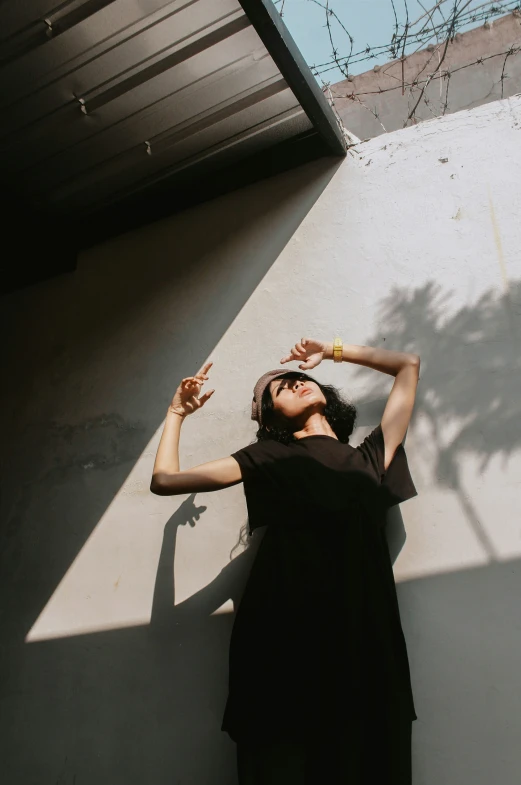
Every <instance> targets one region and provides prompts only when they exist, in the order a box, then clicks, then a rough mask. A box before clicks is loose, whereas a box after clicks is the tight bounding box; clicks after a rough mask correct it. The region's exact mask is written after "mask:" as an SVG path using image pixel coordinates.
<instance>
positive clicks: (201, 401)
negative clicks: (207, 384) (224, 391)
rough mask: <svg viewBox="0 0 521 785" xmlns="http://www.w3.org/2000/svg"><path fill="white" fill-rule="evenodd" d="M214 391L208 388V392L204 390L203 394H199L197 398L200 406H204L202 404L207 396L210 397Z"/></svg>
mask: <svg viewBox="0 0 521 785" xmlns="http://www.w3.org/2000/svg"><path fill="white" fill-rule="evenodd" d="M214 392H215V390H208V392H205V394H204V395H201V397H200V398H199V405H200V406H204V404H205V403H206V401H207V400H208V399H209V398H211V397H212V395H213V394H214Z"/></svg>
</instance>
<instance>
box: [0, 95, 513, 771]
mask: <svg viewBox="0 0 521 785" xmlns="http://www.w3.org/2000/svg"><path fill="white" fill-rule="evenodd" d="M520 140H521V98H512V99H509V100H505V101H502V102H497V103H493V104H489V105H487V106H484V107H481V108H479V109H477V110H473V111H470V112H461V113H459V114H457V115H453V116H450V117H446V118H443V119H440V120H435V121H431V122H426V123H424V124H422V125H419V126H416V127H414V128H411V129H407V130H405V131H401V132H397V133H394V134H390V135H389V136H388V137H386V139H385V144H383V140H381V139H375V140H372V141H371V142H369V143H366V144H361V145H360V146H359V147H358V148H357V150H356V151H351V154H350V155H349V156H348V158H347V159H346V160H345V161H344V162H343V163H342V164H341V165H339V164H338V163H337V162H330V161H322V162H317V163H315V164H312V165H310V166H308V167H304V168H302V169H300V170H298V171H294V172H291V173H288V174H286V175H284V176H281V177H279V178H276V179H272V180H269V181H265V182H264V183H261V184H258V185H256V186H252V187H251V188H248V189H245V190H244V191H241V192H237V193H235V194H231V195H229V196H227V197H225V198H222V199H220V200H218V201H215V202H212V203H208V204H206V205H203V206H202V207H199V208H197V209H194V210H192V211H190V212H187V213H184V214H182V215H179V216H177V217H174V218H172V219H170V220H167V221H164V222H162V223H160V224H158V225H155V226H151V227H148V228H147V229H145V230H142V231H139V232H136V233H135V234H132V235H129V236H125V237H122V238H120V239H117V240H114V241H112V242H111V243H109V244H107V245H104V246H103V247H100V248H96V249H93V250H92V251H90V252H88V253H86V254H85V255H84V256H83V258H82V259H81V262H80V265H79V269H78V271H77V272H76V273H75V274H72V275H70V276H68V277H63V278H62V279H56V280H54V281H50V282H48V283H46V284H42V285H39V286H37V287H35V288H33V289H31V290H25V291H22V292H19V293H17V294H15V295H12V296H10V297H9V298H8V299H7V300H6V302H5V306H4V315H5V320H6V330H8V333H7V332H4V334H5V335H8V340H7V342H6V351H5V353H4V368H5V371H6V373H5V374H4V384H3V388H2V406H1V414H2V428H3V433H4V437H5V439H6V443H7V444H8V449H7V450H6V451H5V453H4V461H3V467H2V485H3V489H2V505H3V520H4V525H3V529H2V547H1V555H2V565H1V573H0V580H1V583H2V590H3V592H2V597H3V599H2V630H3V646H2V649H1V661H0V674H1V678H2V682H3V683H2V690H1V693H0V695H1V705H0V709H1V711H0V714H1V718H2V729H1V735H0V738H1V739H2V746H3V748H4V749H3V751H2V769H3V772H4V778H5V781H6V782H8V783H9V785H11V783H13V784H14V783H17V784H18V783H20V785H32V784H33V783H34V785H51V783H52V785H55V783H58V784H59V785H73V784H74V785H83V783H85V784H86V785H91V783H97V785H142V783H143V782H147V783H150V784H151V785H167V783H168V785H171V783H173V782H175V783H180V784H182V785H185V784H186V785H207V784H208V783H212V785H219V784H220V783H222V785H225V783H226V784H227V785H228V783H233V782H234V781H235V773H234V769H235V764H234V745H233V744H232V743H231V742H230V741H229V740H228V739H227V737H226V736H225V735H224V734H221V733H220V731H219V727H220V721H221V715H222V710H223V706H224V700H225V696H226V675H227V645H228V639H229V633H230V627H231V621H232V614H231V613H230V610H231V609H232V608H233V605H234V603H236V602H237V600H238V598H239V597H240V591H241V586H242V585H243V583H244V580H245V577H246V575H247V570H248V564H249V560H250V559H251V555H252V553H253V551H252V550H250V549H247V550H246V551H244V552H241V550H240V549H238V550H236V551H235V552H234V554H233V555H234V557H235V558H233V560H232V561H230V557H229V554H230V551H231V550H232V548H233V547H234V545H235V543H236V542H237V539H238V536H239V531H240V528H241V526H242V525H243V524H244V522H245V520H246V509H245V504H244V500H243V494H242V488H241V486H240V485H239V486H236V487H234V488H230V489H227V490H226V491H222V492H219V493H214V494H198V495H197V496H196V497H187V498H184V497H177V498H176V497H173V498H160V497H155V496H152V495H151V494H150V493H149V492H148V485H149V480H150V473H151V469H152V465H153V459H154V454H155V449H156V446H157V443H158V440H159V436H160V430H161V424H162V419H163V417H164V413H165V410H166V406H167V404H168V401H169V398H170V396H171V394H172V393H173V390H174V389H175V386H176V385H177V383H178V382H179V380H180V379H181V377H183V376H185V375H187V374H189V373H192V372H194V371H196V370H197V369H198V368H199V367H200V365H201V364H202V363H203V362H204V361H205V359H206V358H210V359H212V360H213V361H214V367H213V371H212V382H211V385H212V387H216V390H217V391H216V393H215V395H214V396H213V398H212V399H211V401H210V402H209V403H208V405H207V406H206V407H205V408H204V409H203V410H202V411H201V412H199V413H197V414H196V415H194V416H193V417H191V418H189V419H188V420H187V421H186V423H185V425H184V427H183V433H182V445H181V464H182V466H184V467H189V466H191V465H194V464H197V463H200V462H203V461H206V460H211V459H214V458H217V457H219V456H222V455H227V454H229V453H230V452H232V451H233V450H235V449H236V448H238V447H239V446H241V445H243V444H246V443H248V442H249V441H250V440H251V439H252V438H253V434H254V430H255V428H254V424H253V423H252V422H251V421H250V419H249V406H250V400H251V388H252V385H253V382H254V381H255V380H256V379H257V377H258V376H259V375H260V373H262V372H263V371H264V370H266V369H268V368H271V367H276V366H277V364H278V360H279V358H280V357H281V356H282V353H283V352H285V351H286V350H287V349H288V348H289V347H290V346H291V345H292V344H293V343H294V342H295V340H297V339H299V338H300V337H301V336H302V335H312V336H317V337H323V338H324V339H329V338H331V337H332V336H333V335H334V334H335V333H336V332H339V334H341V335H342V336H343V338H344V340H345V341H350V342H353V343H364V344H373V345H380V346H384V347H385V346H387V347H389V348H396V349H405V350H413V351H418V352H419V353H420V354H421V356H422V371H421V380H420V386H419V391H418V402H417V406H416V411H415V415H414V419H413V422H412V424H411V428H410V430H409V434H408V438H407V450H408V454H409V459H410V463H411V467H412V473H413V476H414V478H415V481H416V484H417V487H418V490H419V496H418V497H416V498H415V499H413V500H410V501H409V502H407V503H405V504H404V505H402V508H401V510H399V511H394V512H393V514H392V515H391V517H390V521H389V527H388V531H389V541H390V547H391V550H392V553H393V556H394V557H395V558H396V561H395V573H396V578H397V580H398V582H399V598H400V604H401V609H402V616H403V623H404V629H405V633H406V637H407V640H408V645H409V652H410V659H411V667H412V677H413V683H414V689H415V695H416V703H417V711H418V715H419V720H418V721H417V722H416V723H415V724H414V735H413V746H414V761H413V765H414V772H415V779H414V782H415V785H440V783H443V784H444V785H490V783H491V782H498V783H501V785H515V784H516V783H517V782H518V781H519V771H520V770H521V757H520V753H519V745H518V740H519V733H520V731H521V714H520V705H521V684H520V681H519V655H520V644H521V640H520V638H521V611H520V607H521V606H520V603H519V596H520V594H521V528H520V523H519V476H520V468H521V399H520V396H519V389H520V388H521V362H520V359H519V350H518V347H519V337H520V329H521V264H520V261H519V255H518V249H519V246H520V243H521V223H520V221H519V213H520V208H521V196H520V189H519V184H518V179H519V178H518V172H519V165H520V163H521V144H520ZM315 376H316V378H318V379H320V380H323V381H325V382H333V383H336V384H337V385H339V386H340V387H341V388H343V389H344V390H345V392H346V393H347V394H348V395H349V396H350V397H351V398H352V399H353V400H354V401H355V402H356V403H357V404H358V406H359V412H360V416H359V425H360V427H359V429H357V432H356V434H355V439H354V443H358V442H359V441H360V440H361V439H362V438H363V436H364V435H365V433H366V432H367V430H368V429H370V428H371V427H373V426H374V425H375V424H376V423H377V422H378V420H379V417H380V416H381V412H382V410H383V407H384V404H385V400H386V395H387V394H388V392H389V389H390V386H391V382H392V380H391V378H390V377H386V376H383V375H380V374H378V373H377V372H374V371H370V370H367V369H362V368H359V367H356V366H351V365H348V364H345V365H343V366H337V365H334V364H333V363H323V364H322V365H321V366H319V368H318V369H317V370H316V373H315ZM253 548H254V546H253ZM252 678H254V674H252Z"/></svg>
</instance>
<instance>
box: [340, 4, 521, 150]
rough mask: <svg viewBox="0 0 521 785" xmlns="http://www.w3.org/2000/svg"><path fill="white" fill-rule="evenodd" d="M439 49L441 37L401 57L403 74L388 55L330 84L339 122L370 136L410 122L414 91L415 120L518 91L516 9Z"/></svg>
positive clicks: (519, 24)
mask: <svg viewBox="0 0 521 785" xmlns="http://www.w3.org/2000/svg"><path fill="white" fill-rule="evenodd" d="M511 50H512V54H510V55H509V56H508V57H507V54H506V53H508V52H509V51H511ZM444 53H445V41H442V42H441V43H440V44H437V45H433V46H432V47H431V48H430V49H423V50H422V51H420V52H415V53H414V54H411V55H410V56H409V57H406V58H405V59H404V63H403V74H402V62H401V60H392V61H391V62H389V63H387V64H386V65H382V66H375V68H374V69H371V70H370V71H365V72H364V73H363V74H358V75H357V76H353V77H352V78H351V79H349V80H347V79H345V80H343V81H341V82H337V83H336V84H335V85H332V87H331V97H332V98H333V100H334V102H335V108H336V110H337V112H338V114H339V116H340V117H341V119H342V122H343V124H344V125H345V127H346V128H347V129H348V130H349V131H351V133H354V134H355V135H356V136H357V137H358V138H359V139H370V138H372V137H374V136H379V135H380V134H383V133H385V132H386V131H387V132H389V131H396V130H398V129H400V128H403V127H404V124H406V125H412V124H413V123H414V120H409V121H408V122H406V121H407V118H408V117H409V115H410V114H411V111H412V109H413V108H414V107H415V105H416V103H417V101H418V99H419V98H420V97H421V100H420V102H419V104H418V106H417V109H416V110H415V112H414V117H415V118H416V122H418V121H419V120H430V119H431V118H433V117H439V116H441V115H443V114H452V113H453V112H459V111H460V110H462V109H471V108H473V107H476V106H481V105H482V104H486V103H489V102H491V101H497V100H498V99H500V98H507V97H508V96H512V95H515V94H516V93H520V92H521V13H520V12H519V11H516V12H514V13H512V14H508V15H507V16H503V17H500V18H499V19H495V20H493V21H491V22H489V23H488V26H487V27H485V26H484V25H480V26H479V27H475V28H473V29H472V30H469V31H468V32H466V33H458V34H457V35H456V37H455V39H454V40H453V41H451V42H450V43H449V45H448V47H447V51H446V53H445V57H444V59H443V61H442V57H443V55H444ZM480 58H481V59H482V62H481V63H477V62H476V61H477V60H478V59H480ZM440 64H441V65H440ZM438 67H439V70H438ZM447 73H450V78H448V77H447ZM432 74H435V76H434V77H433V78H430V77H431V75H432ZM416 79H417V80H418V86H417V87H407V86H406V87H405V90H404V91H403V94H402V81H403V82H404V83H405V85H412V84H413V82H414V80H416ZM427 81H428V84H427V85H426V87H425V90H424V93H423V95H422V96H421V92H422V89H423V88H424V86H425V84H426V82H427Z"/></svg>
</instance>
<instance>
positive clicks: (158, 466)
mask: <svg viewBox="0 0 521 785" xmlns="http://www.w3.org/2000/svg"><path fill="white" fill-rule="evenodd" d="M211 364H212V363H208V364H207V365H205V366H204V368H203V369H202V370H201V371H200V372H199V373H198V374H196V375H195V376H190V377H187V378H186V379H183V380H182V382H181V384H180V385H179V387H178V389H177V391H176V393H175V395H174V398H173V400H172V403H171V404H170V406H169V408H168V412H167V415H166V420H165V425H164V427H163V433H162V434H161V440H160V442H159V447H158V448H157V454H156V460H155V463H154V469H153V472H152V481H151V483H150V490H151V491H152V493H155V494H156V495H158V496H177V495H179V494H183V493H194V492H197V491H217V490H220V489H221V488H228V487H229V486H230V485H236V484H237V483H239V482H241V481H242V477H241V470H240V467H239V464H238V463H237V461H236V460H235V458H232V457H231V456H229V457H227V458H219V459H218V460H216V461H209V462H208V463H201V464H199V465H198V466H194V467H193V468H192V469H187V470H186V471H181V469H180V468H179V437H180V434H181V426H182V424H183V421H184V418H185V417H187V416H188V414H191V413H193V412H194V411H196V410H197V409H198V408H200V407H201V406H203V405H204V404H205V403H206V401H207V400H208V399H209V398H210V396H211V395H212V393H213V390H212V391H210V392H208V393H205V394H204V395H202V396H201V397H200V398H198V397H197V396H198V395H199V392H200V389H201V386H202V384H203V383H204V380H205V379H208V376H207V371H208V369H209V368H210V366H211Z"/></svg>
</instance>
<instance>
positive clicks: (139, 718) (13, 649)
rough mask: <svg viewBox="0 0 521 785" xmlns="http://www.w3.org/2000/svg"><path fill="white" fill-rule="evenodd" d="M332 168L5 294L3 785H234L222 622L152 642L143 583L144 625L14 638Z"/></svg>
mask: <svg viewBox="0 0 521 785" xmlns="http://www.w3.org/2000/svg"><path fill="white" fill-rule="evenodd" d="M338 166H339V162H338V160H337V159H334V160H328V159H323V160H321V161H316V162H314V163H312V164H309V165H307V166H303V167H301V168H300V169H299V170H296V171H294V172H291V173H288V174H287V175H283V176H280V177H276V178H271V179H269V180H265V181H264V182H262V183H259V184H256V185H255V186H253V187H252V188H246V189H243V190H241V191H237V192H235V193H233V194H229V195H228V196H226V197H223V198H222V199H220V200H218V201H217V202H215V203H212V202H209V203H207V204H205V205H202V206H199V207H198V208H197V209H195V210H190V211H186V212H185V213H183V214H181V215H178V216H175V217H174V218H172V219H171V220H167V221H164V222H162V223H160V224H156V225H154V226H151V227H148V228H145V229H143V230H140V231H139V232H137V233H134V234H132V235H128V236H126V237H122V238H118V239H116V240H115V241H113V242H111V243H107V244H106V245H104V246H102V247H101V248H98V249H94V250H93V251H92V253H89V254H87V255H86V256H85V258H83V259H82V260H81V262H80V265H79V268H78V270H77V271H76V272H75V273H74V275H71V276H63V277H62V278H59V279H56V280H52V281H48V282H45V283H42V284H39V285H37V286H35V287H33V288H32V289H27V290H23V291H20V292H17V293H14V294H12V295H10V296H9V297H7V298H5V300H4V302H3V310H2V318H3V319H4V324H5V334H9V336H10V338H9V341H8V342H7V344H6V346H5V351H6V353H5V355H4V357H3V361H4V368H3V369H4V371H5V378H7V379H9V380H10V384H9V385H2V386H1V388H0V396H1V406H0V417H1V418H2V422H1V429H2V434H3V437H4V442H5V444H9V445H10V447H9V456H8V460H4V462H3V466H2V499H1V501H2V529H1V531H0V560H1V563H0V591H1V596H2V598H3V599H2V602H1V605H0V613H1V619H0V620H1V626H2V647H1V648H0V674H1V675H0V680H1V687H0V700H1V705H0V709H1V710H0V738H1V739H2V742H1V744H2V773H3V777H4V779H5V781H6V782H8V783H9V785H30V784H31V783H34V784H35V785H44V784H45V783H49V785H51V783H52V785H56V784H58V785H73V783H74V785H80V784H81V783H86V784H87V785H91V783H98V784H99V785H119V784H120V785H133V784H134V783H135V785H138V784H139V785H141V784H142V783H143V782H149V783H150V784H151V785H163V783H165V785H166V784H167V783H168V785H171V784H172V783H173V782H183V783H185V782H186V783H190V785H203V784H204V783H210V782H211V783H214V782H216V777H217V778H219V779H220V780H222V782H223V783H224V782H232V781H233V777H234V771H235V760H234V745H233V744H232V743H231V742H230V741H229V740H228V739H227V737H226V736H225V734H222V733H220V731H219V727H220V715H221V713H222V710H223V707H224V700H225V696H226V674H227V656H228V655H227V649H228V640H229V634H230V625H231V617H230V614H219V615H216V616H215V617H211V618H206V617H205V618H204V620H202V621H201V619H199V621H198V623H195V622H194V624H192V623H190V624H188V625H186V624H183V625H180V628H179V631H174V632H173V633H172V635H171V637H170V638H168V639H167V637H165V635H161V634H159V632H158V631H159V629H160V628H161V623H160V622H159V621H157V623H156V619H158V618H159V619H160V618H161V617H162V611H161V610H160V605H158V602H159V601H158V596H160V595H161V592H160V590H159V583H158V587H157V590H156V598H155V603H154V621H153V624H152V625H151V627H150V629H149V628H142V627H135V628H131V629H125V630H119V631H115V630H113V631H110V632H100V633H96V634H87V635H81V636H74V637H68V638H61V639H55V640H52V641H48V642H41V643H40V642H39V643H30V644H27V643H25V638H26V635H27V633H28V632H29V630H31V628H32V627H33V625H34V623H35V621H36V620H37V619H38V618H39V616H40V614H41V612H42V609H44V608H45V607H46V605H47V603H48V601H49V599H50V597H51V596H52V595H53V594H54V592H55V590H56V587H57V586H58V585H59V584H60V582H61V581H62V579H63V577H64V575H65V574H66V572H67V570H68V569H69V568H70V566H71V565H72V564H73V562H74V560H75V559H76V557H77V555H78V553H79V552H80V551H81V550H82V548H83V546H84V545H85V543H86V541H87V539H88V538H89V536H90V534H91V533H92V531H93V529H94V528H95V527H96V524H97V523H98V522H99V521H100V520H101V518H102V516H103V515H104V514H105V512H106V511H107V509H108V508H109V505H110V504H111V502H112V501H113V499H114V497H115V496H116V494H117V493H118V491H119V490H120V489H121V487H122V485H123V483H124V482H125V480H126V479H127V477H128V475H129V473H130V471H131V470H132V468H133V467H134V466H135V464H136V462H137V461H138V459H139V458H140V456H141V455H142V453H143V450H144V449H145V447H146V445H147V444H148V443H149V441H150V439H151V438H152V436H153V435H154V434H155V433H156V431H157V428H158V426H159V425H160V423H161V422H162V420H163V419H164V413H165V406H166V402H167V401H168V400H169V399H170V397H171V395H172V392H173V390H174V389H175V386H176V385H177V384H178V383H179V379H180V378H182V377H183V376H186V375H189V374H191V373H193V372H194V370H195V369H197V368H198V367H200V365H201V363H202V362H203V361H204V359H205V358H207V357H208V356H209V355H210V353H211V351H212V350H213V349H214V347H215V345H216V343H217V342H218V341H219V340H220V339H221V337H222V335H223V334H224V333H225V332H226V330H227V329H228V328H229V326H230V324H231V323H232V322H233V320H234V319H235V317H236V316H237V314H238V313H239V312H240V310H241V308H242V307H243V305H244V303H245V302H246V301H247V300H248V298H249V297H250V296H251V294H252V292H254V291H255V289H256V288H257V286H258V285H259V283H260V281H261V280H262V279H263V277H264V276H265V275H266V273H267V272H268V271H269V269H270V267H271V266H272V264H273V263H274V261H275V260H276V259H277V258H278V256H279V255H280V253H281V252H282V250H283V248H284V247H285V245H286V244H287V242H288V241H289V240H290V239H291V237H292V236H293V235H294V233H295V231H296V230H297V228H298V226H299V224H300V223H301V222H302V220H303V219H304V218H305V216H306V215H307V213H308V212H309V210H310V209H311V208H312V207H313V205H314V204H315V202H316V201H317V199H318V198H319V196H320V194H321V193H322V191H323V190H324V188H325V187H326V186H327V184H328V182H329V181H330V180H331V178H332V177H333V175H334V173H335V172H336V170H337V169H338ZM252 194H253V196H254V198H252ZM245 249H247V252H248V254H247V255H245ZM182 509H183V511H184V512H182V513H180V515H181V517H182V515H183V514H187V516H188V515H190V514H191V513H186V510H187V508H186V507H185V506H184V507H183V508H182ZM180 522H181V518H179V517H176V518H175V522H171V525H170V529H167V534H166V536H167V537H168V536H170V534H172V532H173V531H174V530H177V527H178V526H179V525H180ZM145 523H146V522H145ZM162 558H163V557H162ZM234 564H235V563H234ZM240 564H241V560H237V565H240ZM237 565H235V566H237ZM234 569H235V567H234ZM158 592H159V594H158ZM194 602H195V599H194ZM210 604H211V603H210ZM158 608H159V610H158ZM184 619H185V620H186V616H185V617H184ZM156 632H157V634H156ZM217 772H218V774H217Z"/></svg>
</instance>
